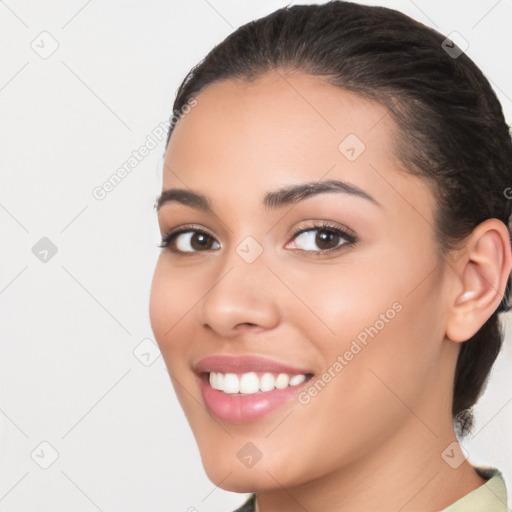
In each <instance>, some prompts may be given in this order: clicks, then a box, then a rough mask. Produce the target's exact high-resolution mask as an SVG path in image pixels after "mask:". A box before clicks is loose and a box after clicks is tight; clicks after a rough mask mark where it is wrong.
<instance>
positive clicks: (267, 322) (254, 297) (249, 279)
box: [200, 254, 280, 338]
mask: <svg viewBox="0 0 512 512" xmlns="http://www.w3.org/2000/svg"><path fill="white" fill-rule="evenodd" d="M237 260H239V261H237ZM278 303H279V300H278V297H277V296H276V282H275V277H274V276H273V274H272V272H270V271H269V269H268V268H267V267H266V266H265V264H264V262H263V258H260V259H259V260H258V261H257V262H253V263H246V262H244V261H243V260H242V259H241V258H239V256H238V255H237V254H234V256H233V258H229V261H226V262H225V264H224V265H223V266H222V269H221V272H218V274H217V275H216V279H215V280H214V281H213V282H212V285H211V288H210V290H209V292H208V293H207V294H206V296H205V297H204V299H203V301H202V304H201V307H200V315H201V323H202V325H203V326H204V327H206V328H210V329H212V330H213V331H214V332H215V333H217V334H218V335H219V336H221V337H223V338H232V337H235V336H236V335H237V334H239V333H240V332H242V331H245V330H260V329H272V328H275V327H276V326H277V325H278V324H279V319H280V313H279V308H278Z"/></svg>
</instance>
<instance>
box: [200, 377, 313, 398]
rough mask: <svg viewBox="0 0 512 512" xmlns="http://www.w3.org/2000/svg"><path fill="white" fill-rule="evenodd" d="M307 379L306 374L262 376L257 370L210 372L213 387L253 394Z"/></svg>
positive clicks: (300, 382)
mask: <svg viewBox="0 0 512 512" xmlns="http://www.w3.org/2000/svg"><path fill="white" fill-rule="evenodd" d="M305 380H306V376H305V375H293V376H292V377H290V376H289V375H288V374H286V373H280V374H278V375H274V374H272V373H264V374H263V375H262V376H261V377H258V374H257V373H255V372H249V373H243V374H242V375H237V374H236V373H219V372H210V375H209V382H210V386H211V387H212V388H213V389H216V390H218V391H223V392H224V393H228V394H236V393H240V394H242V395H252V394H254V393H257V392H258V391H261V392H265V391H272V390H273V389H284V388H287V387H288V386H298V385H299V384H302V383H303V382H304V381H305Z"/></svg>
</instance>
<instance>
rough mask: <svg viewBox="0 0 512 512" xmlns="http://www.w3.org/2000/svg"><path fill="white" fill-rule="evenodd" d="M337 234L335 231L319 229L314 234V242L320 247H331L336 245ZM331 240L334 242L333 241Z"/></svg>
mask: <svg viewBox="0 0 512 512" xmlns="http://www.w3.org/2000/svg"><path fill="white" fill-rule="evenodd" d="M338 236H339V235H337V234H336V233H330V232H328V231H319V232H318V234H317V235H316V240H315V243H316V245H317V246H318V247H320V249H331V248H332V247H333V246H334V247H336V245H337V242H338V240H337V239H338ZM333 241H334V242H335V243H333Z"/></svg>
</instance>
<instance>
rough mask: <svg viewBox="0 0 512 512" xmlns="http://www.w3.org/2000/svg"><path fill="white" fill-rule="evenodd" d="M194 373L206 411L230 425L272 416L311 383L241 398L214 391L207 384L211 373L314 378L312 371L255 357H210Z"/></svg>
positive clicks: (197, 365) (196, 366) (195, 367)
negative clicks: (254, 373) (280, 374)
mask: <svg viewBox="0 0 512 512" xmlns="http://www.w3.org/2000/svg"><path fill="white" fill-rule="evenodd" d="M194 369H195V370H196V372H197V373H198V375H197V378H198V380H199V385H200V388H201V393H202V396H203V400H204V402H205V404H206V407H207V408H208V410H209V411H210V412H211V413H212V414H213V415H214V416H215V417H216V418H218V419H220V420H223V421H227V422H230V423H249V422H251V421H255V420H257V419H259V418H261V417H262V416H264V415H266V414H269V413H270V412H272V411H274V410H275V409H277V408H278V407H280V406H281V405H284V404H285V403H287V402H290V401H292V400H293V399H294V398H295V397H296V396H297V393H298V392H299V390H300V389H301V388H302V387H303V386H305V385H306V384H307V383H308V381H309V379H307V380H305V381H304V382H303V383H302V384H299V385H297V386H289V387H287V388H284V389H274V390H273V391H266V392H261V391H260V392H257V393H254V394H251V395H242V394H228V393H224V392H222V391H218V390H216V389H213V388H212V387H211V386H210V383H209V381H208V373H209V372H221V373H237V374H242V373H247V372H257V373H263V372H269V373H275V374H279V373H287V374H288V375H300V374H304V375H307V374H310V375H311V374H312V372H311V371H310V370H303V369H299V368H294V367H292V366H288V365H285V364H281V363H278V362H277V361H272V360H270V359H266V358H261V357H254V356H244V357H233V356H229V357H228V356H220V355H219V356H209V357H205V358H204V359H201V360H200V361H199V362H198V363H197V364H196V365H195V366H194Z"/></svg>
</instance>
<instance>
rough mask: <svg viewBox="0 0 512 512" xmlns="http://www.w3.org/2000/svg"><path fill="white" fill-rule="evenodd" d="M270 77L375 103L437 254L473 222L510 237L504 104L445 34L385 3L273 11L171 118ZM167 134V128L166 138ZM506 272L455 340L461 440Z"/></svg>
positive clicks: (506, 301)
mask: <svg viewBox="0 0 512 512" xmlns="http://www.w3.org/2000/svg"><path fill="white" fill-rule="evenodd" d="M273 70H291V71H299V72H304V73H307V74H310V75H315V76H319V77H322V78H323V79H325V81H326V82H329V83H331V84H333V85H335V86H338V87H340V88H342V89H346V90H349V91H353V92H355V93H357V94H359V95H361V96H363V97H365V98H369V99H372V100H374V101H377V102H378V103H380V104H382V105H384V106H385V107H386V108H387V109H388V110H389V112H390V114H391V116H392V117H393V119H394V121H395V122H396V125H397V127H398V137H397V142H396V147H395V148H394V150H395V153H396V156H397V157H398V159H399V161H400V162H401V163H402V164H403V166H404V167H405V168H406V169H407V171H408V172H410V173H411V174H414V175H417V176H421V177H423V178H424V179H426V180H427V181H428V183H429V184H430V186H431V189H432V191H433V193H434V196H435V198H436V201H437V209H436V212H435V225H434V226H433V228H434V231H435V235H436V240H437V242H438V244H439V250H440V254H441V255H443V256H444V255H449V253H450V251H452V250H455V249H457V248H460V247H461V246H462V243H463V242H464V239H465V238H466V237H467V235H469V234H470V233H471V232H472V230H473V229H474V228H475V227H476V226H477V225H478V224H479V223H481V222H483V221H484V220H486V219H489V218H497V219H499V220H501V221H502V222H503V223H504V224H505V225H506V226H507V227H508V228H509V233H510V226H509V220H510V215H511V206H512V201H511V200H510V198H511V197H512V196H510V195H509V194H507V193H506V191H507V190H509V191H511V190H512V189H511V188H510V186H511V185H512V142H511V138H510V133H509V128H508V126H507V124H506V122H505V120H504V116H503V112H502V108H501V105H500V103H499V101H498V99H497V97H496V95H495V93H494V92H493V90H492V88H491V86H490V84H489V82H488V81H487V79H486V78H485V77H484V75H483V74H482V72H481V71H480V69H479V68H478V67H477V66H476V65H475V64H474V63H473V61H472V60H471V59H470V58H469V57H468V56H467V55H466V54H465V53H463V52H461V51H458V49H457V47H454V46H453V44H452V43H451V42H450V41H447V40H446V38H445V36H443V35H442V34H440V33H439V32H436V31H435V30H433V29H431V28H428V27H426V26H425V25H423V24H421V23H419V22H417V21H415V20H413V19H411V18H409V17H408V16H406V15H404V14H402V13H400V12H398V11H395V10H392V9H388V8H384V7H370V6H363V5H359V4H355V3H351V2H344V1H332V2H329V3H326V4H323V5H296V6H292V7H285V8H282V9H279V10H277V11H275V12H273V13H272V14H270V15H268V16H266V17H263V18H261V19H258V20H255V21H252V22H250V23H247V24H246V25H243V26H242V27H240V28H238V29H237V30H236V31H235V32H233V33H232V34H231V35H229V36H228V37H227V38H226V39H225V40H224V41H223V42H221V43H220V44H219V45H217V46H216V47H215V48H214V49H213V50H212V51H211V52H210V53H208V55H207V56H206V57H205V58H204V59H203V60H202V61H201V62H200V63H199V64H198V65H197V66H195V67H194V68H193V69H192V70H191V71H190V72H189V74H188V75H187V76H186V78H185V79H184V81H183V83H182V84H181V86H180V88H179V89H178V92H177V95H176V99H175V102H174V106H173V110H174V111H175V112H177V111H181V109H182V107H183V106H184V105H185V104H186V103H187V102H188V101H189V100H190V99H192V98H193V97H195V96H196V95H197V94H198V93H199V92H200V91H201V90H203V89H204V88H205V87H206V86H208V85H210V84H212V83H214V82H218V81H221V80H225V79H241V80H246V81H251V80H254V79H256V78H258V77H260V76H262V75H263V74H264V73H266V72H268V71H273ZM171 133H172V127H171V129H170V131H169V136H168V139H167V143H168V142H169V138H170V136H171ZM509 293H510V276H509V279H508V282H507V289H506V292H505V296H504V298H503V300H502V302H501V304H500V306H499V307H498V309H497V310H496V311H495V312H494V313H493V314H492V315H491V317H490V318H489V319H488V320H487V321H486V322H485V323H484V325H483V326H482V327H481V328H480V330H479V331H478V332H477V333H476V334H475V335H474V336H473V337H472V338H470V339H469V340H468V341H466V342H464V343H462V346H461V348H460V352H459V355H458V359H457V366H456V370H455V376H454V390H453V404H452V415H453V418H454V424H455V428H456V431H457V433H458V435H459V436H460V437H463V436H465V435H466V434H467V433H468V432H470V430H471V428H472V426H473V414H472V412H471V408H472V406H473V405H474V404H475V403H476V401H477V400H478V398H479V396H480V395H481V393H482V392H483V389H484V387H485V384H486V382H487V379H488V376H489V372H490V370H491V367H492V365H493V363H494V361H495V359H496V357H497V355H498V353H499V351H500V348H501V345H502V341H503V331H502V326H501V325H500V322H499V317H498V313H499V312H501V311H506V310H509V309H510V307H511V304H510V297H509Z"/></svg>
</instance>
